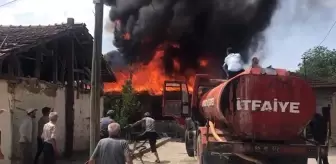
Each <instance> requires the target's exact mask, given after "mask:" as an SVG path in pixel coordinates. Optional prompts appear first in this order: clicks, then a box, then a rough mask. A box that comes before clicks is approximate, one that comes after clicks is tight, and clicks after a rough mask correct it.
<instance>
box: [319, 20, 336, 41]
mask: <svg viewBox="0 0 336 164" xmlns="http://www.w3.org/2000/svg"><path fill="white" fill-rule="evenodd" d="M335 25H336V21H335V22H334V24H333V25H332V26H331V28H330V29H329V31H328V33H327V35H326V36H325V37H324V38H323V40H322V41H321V42H320V44H319V45H318V46H321V44H322V43H323V42H324V41H325V40H326V39H327V38H328V36H329V34H330V32H331V31H332V29H333V28H334V26H335Z"/></svg>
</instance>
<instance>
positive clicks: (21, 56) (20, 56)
mask: <svg viewBox="0 0 336 164" xmlns="http://www.w3.org/2000/svg"><path fill="white" fill-rule="evenodd" d="M18 57H19V58H22V59H28V60H34V61H35V60H36V58H31V57H27V56H24V55H19V56H18Z"/></svg>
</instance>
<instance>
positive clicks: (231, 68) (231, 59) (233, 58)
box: [223, 53, 244, 78]
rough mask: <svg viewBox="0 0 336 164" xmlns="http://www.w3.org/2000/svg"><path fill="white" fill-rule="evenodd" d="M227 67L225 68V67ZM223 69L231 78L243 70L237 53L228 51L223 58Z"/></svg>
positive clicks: (241, 61)
mask: <svg viewBox="0 0 336 164" xmlns="http://www.w3.org/2000/svg"><path fill="white" fill-rule="evenodd" d="M226 67H227V68H226ZM223 69H224V71H225V72H227V74H228V76H229V77H228V78H233V77H235V76H236V75H238V74H240V73H241V72H244V68H243V60H242V59H241V56H240V54H239V53H230V54H228V55H227V56H226V57H225V59H224V65H223Z"/></svg>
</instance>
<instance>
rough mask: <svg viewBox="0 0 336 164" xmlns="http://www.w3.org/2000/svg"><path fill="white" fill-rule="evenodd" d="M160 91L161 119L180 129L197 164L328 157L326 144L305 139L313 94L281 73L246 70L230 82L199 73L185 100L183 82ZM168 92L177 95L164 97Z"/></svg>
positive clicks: (286, 163)
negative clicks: (173, 121) (173, 122)
mask: <svg viewBox="0 0 336 164" xmlns="http://www.w3.org/2000/svg"><path fill="white" fill-rule="evenodd" d="M164 87H165V89H164V94H163V114H164V115H169V116H173V117H175V118H177V119H178V121H179V123H180V124H182V125H183V126H184V130H185V145H186V151H187V153H188V155H189V156H195V157H197V159H198V162H199V164H250V163H251V164H253V163H260V164H307V160H308V158H318V160H319V159H320V157H322V156H326V155H327V146H326V145H318V144H317V143H316V142H314V141H311V140H308V139H307V138H306V137H305V129H306V127H307V125H308V124H309V122H310V120H311V119H312V118H313V116H314V114H315V107H316V102H315V96H314V93H313V90H312V88H311V87H310V85H309V84H308V83H307V82H306V81H305V80H304V79H301V78H299V77H297V76H292V75H290V74H289V72H287V71H286V70H284V69H274V68H250V69H247V70H245V71H244V72H242V73H241V74H239V75H237V76H235V77H233V78H231V79H212V78H211V77H210V76H209V75H206V74H198V75H196V77H195V82H194V86H193V91H192V94H191V100H190V101H189V99H190V96H189V95H188V87H187V86H186V84H185V83H183V82H181V81H179V82H177V81H175V82H173V81H170V82H166V83H165V86H164ZM168 87H179V88H180V89H181V94H180V95H181V96H178V97H169V89H167V88H168ZM175 94H176V92H175ZM182 120H183V121H182Z"/></svg>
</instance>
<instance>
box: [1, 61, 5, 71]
mask: <svg viewBox="0 0 336 164" xmlns="http://www.w3.org/2000/svg"><path fill="white" fill-rule="evenodd" d="M4 60H5V59H1V60H0V75H3V73H2V64H3V62H4Z"/></svg>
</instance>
